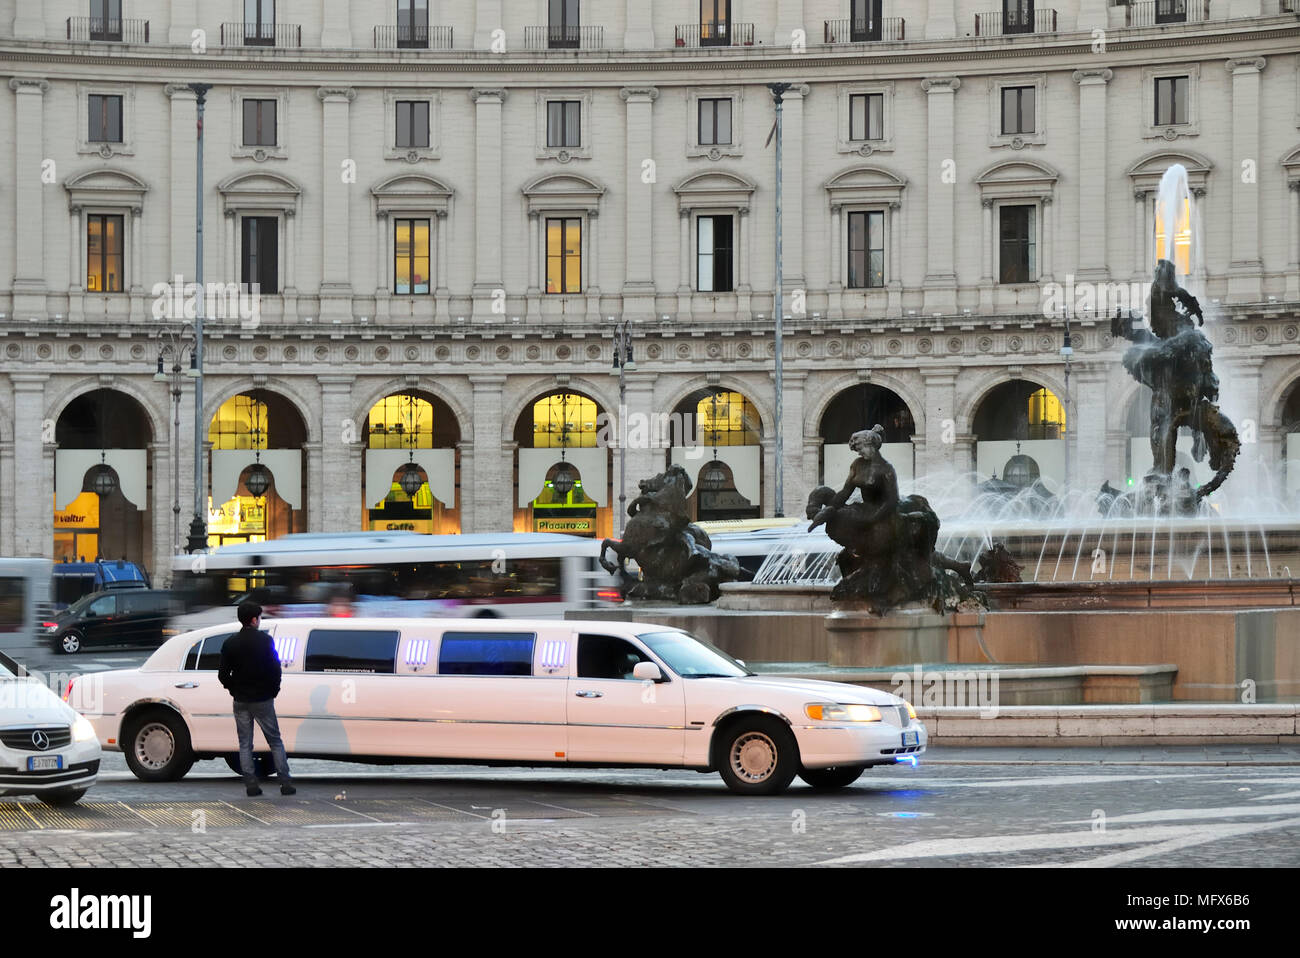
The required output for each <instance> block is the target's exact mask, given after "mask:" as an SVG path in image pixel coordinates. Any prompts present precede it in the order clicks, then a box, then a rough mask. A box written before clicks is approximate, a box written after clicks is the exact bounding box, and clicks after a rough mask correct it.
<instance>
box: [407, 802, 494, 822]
mask: <svg viewBox="0 0 1300 958" xmlns="http://www.w3.org/2000/svg"><path fill="white" fill-rule="evenodd" d="M416 801H417V802H424V804H426V805H432V806H433V807H434V808H445V809H446V810H447V811H449V812H456V813H457V814H459V815H472V816H473V817H474V818H478V819H482V820H483V821H485V822H486V821H487V820H488V816H487V815H477V814H475V813H474V812H467V811H465V809H463V808H456V807H455V806H452V805H442V804H440V803H438V802H431V801H429V800H428V799H427V798H417V799H416Z"/></svg>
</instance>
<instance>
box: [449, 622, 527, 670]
mask: <svg viewBox="0 0 1300 958" xmlns="http://www.w3.org/2000/svg"><path fill="white" fill-rule="evenodd" d="M536 641H537V635H536V633H533V632H444V633H443V634H442V645H441V647H440V648H439V650H438V673H439V674H440V675H532V674H533V644H534V643H535V642H536Z"/></svg>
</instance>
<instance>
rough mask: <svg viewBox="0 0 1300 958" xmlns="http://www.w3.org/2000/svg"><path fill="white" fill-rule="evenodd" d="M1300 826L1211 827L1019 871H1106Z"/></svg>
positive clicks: (1287, 823)
mask: <svg viewBox="0 0 1300 958" xmlns="http://www.w3.org/2000/svg"><path fill="white" fill-rule="evenodd" d="M1297 824H1300V818H1289V819H1286V820H1284V821H1280V822H1263V823H1251V824H1249V825H1243V826H1233V827H1234V831H1232V832H1227V833H1225V832H1224V831H1222V829H1223V827H1224V826H1214V827H1213V830H1207V831H1201V832H1195V833H1193V834H1191V835H1187V836H1186V837H1184V838H1172V839H1170V840H1169V841H1164V842H1160V843H1158V844H1156V845H1147V846H1145V847H1143V848H1130V849H1128V850H1126V851H1122V852H1115V853H1113V854H1110V855H1102V856H1101V857H1100V858H1090V859H1088V860H1087V861H1080V862H1051V863H1044V864H1037V865H1022V866H1020V867H1022V868H1109V867H1111V866H1114V865H1127V864H1128V863H1129V862H1134V861H1138V860H1139V859H1142V858H1150V857H1151V856H1152V855H1160V854H1163V853H1164V852H1173V851H1178V850H1179V849H1180V848H1190V847H1191V846H1193V845H1204V844H1206V843H1207V842H1213V841H1218V840H1219V839H1220V838H1231V837H1233V836H1235V835H1243V834H1245V835H1253V834H1256V833H1258V832H1265V831H1271V830H1273V829H1275V828H1286V827H1288V826H1291V825H1297Z"/></svg>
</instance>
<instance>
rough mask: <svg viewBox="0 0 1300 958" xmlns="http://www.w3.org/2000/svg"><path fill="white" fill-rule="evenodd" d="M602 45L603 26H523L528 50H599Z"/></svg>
mask: <svg viewBox="0 0 1300 958" xmlns="http://www.w3.org/2000/svg"><path fill="white" fill-rule="evenodd" d="M604 46H605V28H604V27H586V26H576V25H575V26H561V27H553V26H549V25H548V26H542V27H524V47H525V49H528V50H601V49H604Z"/></svg>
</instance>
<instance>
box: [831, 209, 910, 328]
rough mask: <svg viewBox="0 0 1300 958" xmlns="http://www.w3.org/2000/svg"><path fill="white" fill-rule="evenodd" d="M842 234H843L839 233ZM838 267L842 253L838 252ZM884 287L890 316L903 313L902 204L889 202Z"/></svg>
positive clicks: (842, 265) (842, 261)
mask: <svg viewBox="0 0 1300 958" xmlns="http://www.w3.org/2000/svg"><path fill="white" fill-rule="evenodd" d="M841 235H843V234H841ZM839 268H840V269H843V268H844V255H843V253H841V254H840V267H839ZM885 289H886V291H887V292H886V297H887V302H888V306H887V307H886V308H887V309H888V311H889V315H890V316H902V315H903V204H902V203H900V202H898V201H897V200H895V201H894V202H892V203H890V204H889V261H888V262H887V263H886V264H885Z"/></svg>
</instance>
